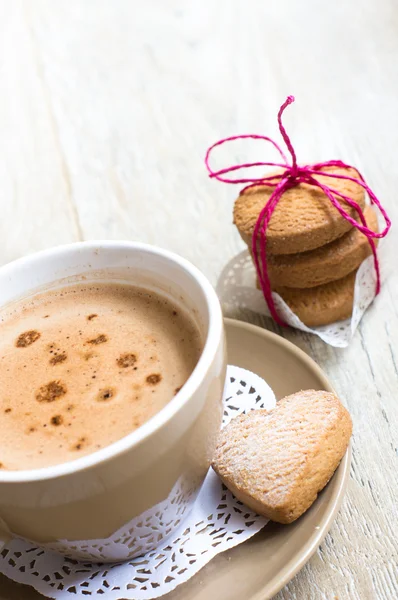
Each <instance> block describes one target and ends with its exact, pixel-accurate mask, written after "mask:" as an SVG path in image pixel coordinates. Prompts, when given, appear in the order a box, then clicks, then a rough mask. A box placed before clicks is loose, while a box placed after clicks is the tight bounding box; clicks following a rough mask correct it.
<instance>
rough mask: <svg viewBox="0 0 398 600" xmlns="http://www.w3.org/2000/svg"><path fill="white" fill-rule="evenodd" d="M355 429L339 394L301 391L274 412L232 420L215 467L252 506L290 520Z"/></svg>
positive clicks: (312, 496) (308, 503)
mask: <svg viewBox="0 0 398 600" xmlns="http://www.w3.org/2000/svg"><path fill="white" fill-rule="evenodd" d="M351 433H352V422H351V417H350V415H349V413H348V411H347V410H346V409H345V408H344V406H343V405H342V404H341V402H340V400H339V399H338V398H337V397H336V396H335V395H334V394H331V393H329V392H324V391H315V390H306V391H303V392H298V393H296V394H292V395H291V396H287V397H286V398H283V400H280V401H279V402H278V403H277V405H276V407H275V408H274V409H273V410H271V411H266V410H253V411H251V412H249V413H248V414H246V415H241V416H239V417H236V418H235V419H233V420H232V421H231V422H230V423H229V424H228V425H227V426H226V427H225V428H224V429H223V430H222V432H221V434H220V438H219V441H218V445H217V449H216V452H215V456H214V460H213V468H214V470H215V471H216V473H217V474H218V475H219V476H220V477H221V479H222V481H223V482H224V483H225V485H226V486H227V487H228V488H229V489H230V490H231V491H232V493H233V494H234V495H235V496H236V497H237V498H238V499H239V500H241V501H242V502H244V503H245V504H246V505H247V506H249V507H250V508H252V509H253V510H255V511H256V512H257V513H259V514H261V515H264V516H266V517H268V518H269V519H272V520H273V521H277V522H279V523H291V522H292V521H295V520H296V519H297V518H298V517H300V516H301V515H302V514H303V513H304V512H305V511H306V510H307V509H308V508H309V507H310V506H311V504H312V503H313V502H314V501H315V499H316V497H317V495H318V493H319V492H320V491H321V490H322V489H323V488H324V487H325V485H326V484H327V483H328V481H329V479H330V478H331V477H332V475H333V473H334V471H335V470H336V468H337V467H338V465H339V462H340V460H341V459H342V457H343V456H344V453H345V451H346V449H347V446H348V443H349V440H350V437H351Z"/></svg>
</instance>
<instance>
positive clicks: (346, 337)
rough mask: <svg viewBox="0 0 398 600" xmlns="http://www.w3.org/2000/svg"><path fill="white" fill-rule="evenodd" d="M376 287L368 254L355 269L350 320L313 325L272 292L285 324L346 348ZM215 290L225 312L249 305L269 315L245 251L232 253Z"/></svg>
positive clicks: (370, 257) (229, 312) (249, 258)
mask: <svg viewBox="0 0 398 600" xmlns="http://www.w3.org/2000/svg"><path fill="white" fill-rule="evenodd" d="M380 257H381V253H380V248H379V258H380ZM375 286H376V278H375V271H374V263H373V257H372V256H369V257H368V258H367V259H366V260H365V261H364V262H363V263H362V265H361V266H360V267H359V269H358V273H357V276H356V280H355V291H354V308H353V313H352V317H351V319H346V320H345V321H338V322H336V323H332V324H331V325H324V326H322V327H313V328H310V327H307V326H306V325H304V323H302V322H301V321H300V319H299V318H298V317H297V316H296V315H295V314H294V313H293V312H292V311H291V310H290V308H289V307H288V306H287V304H286V303H285V302H284V301H283V300H282V298H281V297H280V296H279V294H277V293H275V292H273V293H272V295H273V298H274V302H275V306H276V308H277V310H278V313H279V314H280V316H281V317H282V319H283V320H284V321H285V323H287V324H288V325H290V326H291V327H295V328H296V329H301V331H306V332H309V333H314V334H315V335H318V336H319V337H320V338H321V339H322V340H323V341H324V342H326V343H327V344H330V345H331V346H335V347H337V348H345V347H346V346H348V344H349V343H350V340H351V339H352V337H353V335H354V333H355V330H356V328H357V327H358V324H359V322H360V320H361V319H362V317H363V315H364V313H365V311H366V309H367V308H368V306H369V305H370V304H371V302H372V300H373V299H374V297H375ZM217 293H218V295H219V298H220V301H221V303H222V305H223V309H224V313H225V314H226V315H228V314H234V311H236V309H240V308H248V309H249V310H252V311H254V312H257V313H260V314H263V315H266V316H270V313H269V311H268V307H267V305H266V303H265V300H264V296H263V293H262V291H261V290H259V289H257V287H256V273H255V268H254V265H253V262H252V259H251V256H250V253H249V251H248V250H244V251H243V252H241V253H240V254H238V255H237V256H235V257H234V258H233V259H232V260H230V261H229V262H228V264H227V265H226V266H225V267H224V269H223V271H222V273H221V276H220V278H219V280H218V284H217Z"/></svg>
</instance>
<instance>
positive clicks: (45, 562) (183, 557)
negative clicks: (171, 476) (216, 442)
mask: <svg viewBox="0 0 398 600" xmlns="http://www.w3.org/2000/svg"><path fill="white" fill-rule="evenodd" d="M274 406H275V396H274V394H273V392H272V390H271V388H270V387H269V386H268V385H267V384H266V383H265V381H264V380H263V379H261V378H260V377H258V376H257V375H254V373H251V372H250V371H246V370H245V369H240V368H239V367H233V366H229V367H228V370H227V381H226V386H225V390H224V418H223V425H226V423H228V422H229V421H230V420H231V419H232V418H233V417H235V416H236V415H238V414H240V413H244V412H247V411H249V410H252V409H257V408H267V409H271V408H273V407H274ZM266 523H267V520H266V519H264V518H263V517H260V516H258V515H256V514H255V513H253V512H252V511H251V510H250V509H248V508H247V507H246V506H244V505H243V504H242V503H241V502H240V501H238V500H237V499H236V498H234V496H233V495H232V494H231V493H230V492H229V491H228V490H227V489H226V488H225V486H224V485H223V484H222V483H221V481H220V480H219V479H218V477H217V475H216V474H215V473H214V472H213V471H212V470H211V469H210V470H209V473H208V474H207V477H206V480H205V483H204V485H203V487H202V489H201V491H200V493H199V496H198V498H197V500H196V502H195V505H194V507H193V510H192V512H191V513H190V515H189V516H188V517H186V519H185V520H184V522H183V523H182V524H181V526H180V527H179V529H177V531H176V532H175V533H174V534H173V535H172V536H170V537H169V538H168V539H167V540H166V541H165V542H163V543H162V544H161V546H160V547H159V548H158V549H157V550H156V551H152V552H148V553H147V554H145V555H143V556H141V557H139V558H135V559H132V560H130V561H128V562H125V563H116V564H106V565H104V564H100V563H97V564H93V563H86V562H77V561H75V560H72V559H70V558H65V557H62V556H61V555H59V554H55V553H54V552H51V551H49V550H43V549H41V548H38V547H36V546H34V545H33V544H31V543H29V542H27V541H24V540H21V539H14V540H13V541H12V542H10V543H9V544H7V546H5V547H4V548H3V549H2V550H1V552H0V572H1V573H3V574H4V575H6V576H7V577H9V578H10V579H12V580H14V581H17V582H19V583H23V584H26V585H30V586H32V587H34V588H35V589H36V590H37V591H38V592H40V593H41V594H43V595H44V596H47V597H49V598H56V599H57V600H72V599H74V600H89V599H90V598H92V599H94V598H95V599H96V600H100V599H101V600H120V599H121V598H123V599H134V600H143V599H148V598H158V597H159V596H163V595H164V594H167V593H168V592H170V591H172V590H173V589H174V588H175V587H177V586H178V585H180V584H181V583H184V582H185V581H187V580H188V579H190V578H191V577H192V576H193V575H195V573H197V572H198V571H199V570H200V569H201V568H202V567H204V565H205V564H206V563H208V562H209V561H210V560H211V559H212V558H213V557H214V556H215V555H216V554H219V553H220V552H224V550H227V549H228V548H232V547H233V546H236V545H238V544H240V543H242V542H244V541H245V540H247V539H248V538H250V537H252V536H253V535H254V534H255V533H257V532H258V531H260V529H262V527H264V525H265V524H266Z"/></svg>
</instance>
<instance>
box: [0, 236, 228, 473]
mask: <svg viewBox="0 0 398 600" xmlns="http://www.w3.org/2000/svg"><path fill="white" fill-rule="evenodd" d="M84 248H89V249H92V250H95V249H99V250H101V251H104V250H105V251H106V250H107V249H117V248H120V249H125V250H133V251H137V250H138V251H142V252H146V253H150V254H156V255H158V256H162V257H163V258H165V259H167V260H169V261H171V262H173V263H174V264H177V266H178V267H180V268H181V269H182V270H184V271H186V272H188V273H189V274H190V275H191V276H192V277H193V278H194V279H195V281H196V282H197V283H198V284H199V286H200V288H201V290H202V292H203V294H204V297H205V299H206V303H207V309H208V314H209V324H208V331H207V335H206V339H205V343H204V346H203V350H202V353H201V355H200V358H199V361H198V363H197V364H196V366H195V368H194V370H193V371H192V373H191V375H190V376H189V378H188V380H187V381H186V383H185V384H184V385H183V387H182V388H181V390H180V391H179V392H178V393H177V394H176V395H175V396H174V397H173V398H172V399H171V400H170V402H168V403H167V404H166V405H165V406H164V407H163V408H162V409H161V410H160V411H159V412H158V413H156V414H155V415H154V416H153V417H151V418H150V419H149V420H148V421H146V422H145V423H144V424H143V425H141V426H140V427H138V429H136V430H135V431H132V432H131V433H129V434H128V435H126V436H124V437H122V438H121V439H119V440H116V441H115V442H113V443H112V444H109V445H108V446H105V447H104V448H101V449H100V450H96V451H95V452H92V453H90V454H87V455H85V456H82V457H81V458H76V459H74V460H72V461H68V462H65V463H60V464H57V465H50V466H47V467H40V468H38V469H25V470H13V471H0V484H1V483H25V482H32V481H44V480H49V479H56V478H59V477H64V476H66V475H71V474H74V473H77V472H81V471H85V470H87V469H89V468H91V467H95V466H97V465H99V464H103V463H105V462H107V461H108V460H110V459H113V458H115V457H116V456H118V455H121V454H124V453H125V452H126V451H128V450H131V449H132V448H134V447H135V446H137V445H138V444H140V443H141V442H142V441H144V440H145V439H147V438H149V437H150V436H151V435H153V434H154V433H155V432H156V431H158V430H159V429H160V428H161V427H163V426H164V425H165V424H166V423H167V422H169V421H170V420H171V419H172V418H173V416H174V415H175V414H176V413H178V412H179V411H180V409H181V408H182V407H183V406H184V405H185V404H186V403H187V402H188V401H189V399H190V398H191V396H192V395H193V394H194V393H195V392H196V391H197V389H198V388H199V386H200V385H201V383H202V381H203V379H204V377H205V375H206V373H207V371H208V369H209V367H210V366H211V363H212V362H213V360H214V358H215V356H216V353H217V348H218V345H219V342H220V338H221V336H222V328H223V316H222V311H221V306H220V302H219V299H218V296H217V293H216V291H215V290H214V288H213V286H212V285H211V284H210V282H209V280H208V279H207V277H205V275H203V273H202V272H201V271H200V270H199V269H198V268H197V267H195V266H194V265H193V264H192V263H191V262H190V261H188V260H187V259H185V258H183V257H182V256H180V255H179V254H176V253H174V252H171V251H169V250H165V249H163V248H159V247H158V246H154V245H152V244H146V243H142V242H134V241H127V240H126V241H123V240H117V241H116V240H115V241H113V240H95V241H83V242H73V243H71V244H63V245H60V246H54V247H52V248H49V249H46V250H42V251H39V252H35V253H33V254H29V255H27V256H24V257H22V258H19V259H17V260H14V261H12V262H10V263H7V264H6V265H4V266H2V267H0V274H1V275H7V272H10V273H11V272H12V271H13V270H14V269H15V268H16V267H18V266H21V265H26V264H28V265H29V264H30V266H31V267H32V268H34V265H35V263H37V262H39V261H40V262H42V261H43V260H46V259H47V258H49V257H51V258H52V259H54V257H57V256H58V257H59V258H62V256H63V255H65V253H69V252H75V251H76V250H77V251H78V250H79V249H84Z"/></svg>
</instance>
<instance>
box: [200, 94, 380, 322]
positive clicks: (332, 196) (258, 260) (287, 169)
mask: <svg viewBox="0 0 398 600" xmlns="http://www.w3.org/2000/svg"><path fill="white" fill-rule="evenodd" d="M292 102H294V97H293V96H288V97H287V99H286V101H285V102H284V103H283V104H282V106H281V108H280V109H279V112H278V125H279V131H280V132H281V135H282V138H283V141H284V142H285V144H286V147H287V149H288V151H289V154H290V156H291V164H289V162H288V160H287V158H286V156H285V154H284V153H283V151H282V149H281V148H280V146H279V145H278V144H277V143H276V142H275V141H274V140H272V139H271V138H269V137H267V136H265V135H256V134H248V135H234V136H231V137H228V138H224V139H222V140H219V141H218V142H216V143H215V144H213V145H212V146H210V148H209V149H208V150H207V152H206V158H205V164H206V168H207V170H208V172H209V176H210V177H211V178H214V179H217V180H218V181H222V182H223V183H233V184H248V185H246V186H245V187H244V188H243V189H242V190H241V192H240V193H241V194H242V193H243V192H245V190H247V189H249V188H251V187H256V186H268V187H273V188H274V190H273V192H272V194H271V196H270V197H269V200H268V202H267V203H266V205H265V206H264V208H263V209H262V210H261V212H260V214H259V216H258V219H257V222H256V225H255V227H254V231H253V237H252V253H253V257H254V263H255V266H256V271H257V275H258V279H259V282H260V285H261V289H262V291H263V294H264V298H265V301H266V303H267V305H268V308H269V311H270V313H271V316H272V317H273V319H274V320H275V321H276V322H277V323H279V325H285V323H284V322H283V321H282V319H281V318H280V317H279V315H278V313H277V310H276V307H275V303H274V299H273V296H272V290H271V283H270V279H269V275H268V268H267V236H266V231H267V227H268V224H269V222H270V220H271V217H272V214H273V212H274V210H275V208H276V206H277V204H278V202H279V200H280V199H281V197H282V196H283V194H284V193H285V192H286V190H288V189H289V188H293V187H295V186H297V185H299V184H300V183H307V184H309V185H312V186H315V187H318V188H320V189H321V190H322V191H323V193H324V194H325V195H326V196H327V197H328V198H329V200H330V202H331V203H332V204H333V206H334V207H335V208H336V209H337V210H338V211H339V213H340V214H341V216H342V217H343V218H344V219H346V220H347V221H348V222H349V223H350V224H351V225H352V226H353V227H355V228H356V229H357V230H358V231H360V232H361V233H363V234H364V235H365V236H366V237H367V239H368V242H369V245H370V247H371V249H372V253H373V258H374V267H375V272H376V294H378V293H379V292H380V265H379V260H378V257H377V250H376V245H375V242H374V240H375V239H380V238H384V237H385V236H386V235H387V233H388V231H389V229H390V227H391V221H390V219H389V217H388V215H387V213H386V211H385V210H384V208H383V207H382V205H381V204H380V201H379V199H378V198H377V197H376V195H375V194H374V193H373V192H372V190H371V189H370V187H369V186H368V185H367V183H366V182H365V180H364V178H363V177H362V175H361V174H360V173H359V171H358V169H355V170H356V171H357V173H358V178H355V177H350V176H349V175H342V174H337V173H328V172H326V171H323V169H324V168H325V167H341V168H344V169H353V168H354V167H351V166H350V165H347V164H346V163H344V162H343V161H341V160H329V161H326V162H321V163H316V164H314V165H305V166H299V165H298V164H297V158H296V153H295V151H294V148H293V145H292V143H291V141H290V138H289V136H288V135H287V133H286V130H285V128H284V126H283V124H282V114H283V112H284V110H285V109H286V107H287V106H289V104H292ZM242 139H252V140H263V141H266V142H269V143H270V144H272V146H273V147H274V148H275V149H276V150H277V151H278V152H279V155H280V157H281V162H254V163H244V164H238V165H232V166H230V167H227V168H225V169H220V170H219V171H213V169H212V168H211V166H210V155H211V153H212V151H213V150H214V148H216V147H217V146H221V145H222V144H225V143H226V142H231V141H233V140H242ZM251 167H280V168H282V171H281V173H277V174H273V175H270V176H268V177H259V178H256V177H248V178H237V179H230V178H229V177H225V175H227V174H229V173H233V172H235V171H239V170H241V169H248V168H251ZM314 175H323V176H325V177H330V178H331V179H346V180H349V181H353V182H354V183H357V184H358V185H360V186H361V187H362V188H363V189H364V190H365V191H366V192H367V193H368V195H369V198H370V201H371V203H372V204H375V205H376V206H377V208H378V209H379V210H380V212H381V214H382V215H383V218H384V221H385V227H384V229H383V231H381V232H375V231H372V230H371V229H369V227H368V226H367V223H366V219H365V216H364V213H363V210H362V209H361V207H360V206H359V204H358V203H357V202H355V200H353V199H352V198H349V197H348V196H346V195H344V194H342V193H341V192H339V191H338V190H336V189H334V188H333V187H331V186H332V183H331V186H328V185H325V184H324V183H321V182H320V181H318V180H317V179H315V178H314ZM341 201H343V202H344V203H345V204H348V205H349V206H351V207H352V208H353V209H355V211H356V213H357V215H358V217H359V222H358V221H356V220H355V219H354V218H353V217H351V215H350V214H349V213H348V212H347V211H346V210H345V209H344V208H343V206H342V204H341Z"/></svg>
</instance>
